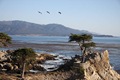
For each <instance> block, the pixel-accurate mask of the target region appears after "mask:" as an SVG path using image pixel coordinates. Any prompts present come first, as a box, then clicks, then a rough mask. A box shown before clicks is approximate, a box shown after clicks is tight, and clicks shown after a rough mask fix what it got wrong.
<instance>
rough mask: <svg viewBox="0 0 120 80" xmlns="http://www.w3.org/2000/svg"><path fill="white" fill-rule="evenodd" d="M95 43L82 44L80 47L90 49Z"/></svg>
mask: <svg viewBox="0 0 120 80" xmlns="http://www.w3.org/2000/svg"><path fill="white" fill-rule="evenodd" d="M95 46H96V45H95V43H94V42H90V43H84V44H83V45H82V47H85V48H90V47H95Z"/></svg>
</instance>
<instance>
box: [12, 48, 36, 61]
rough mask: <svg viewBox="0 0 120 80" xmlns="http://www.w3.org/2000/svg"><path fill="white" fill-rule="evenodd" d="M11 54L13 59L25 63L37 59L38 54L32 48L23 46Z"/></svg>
mask: <svg viewBox="0 0 120 80" xmlns="http://www.w3.org/2000/svg"><path fill="white" fill-rule="evenodd" d="M11 56H12V59H13V60H15V61H18V62H22V63H23V62H28V61H30V60H31V59H35V56H36V54H35V52H34V50H33V49H31V48H21V49H17V50H15V51H14V52H13V53H12V54H11Z"/></svg>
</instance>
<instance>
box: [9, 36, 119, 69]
mask: <svg viewBox="0 0 120 80" xmlns="http://www.w3.org/2000/svg"><path fill="white" fill-rule="evenodd" d="M10 36H11V37H12V40H14V41H18V42H25V43H37V44H69V43H68V41H69V37H68V36H30V35H29V36H23V35H22V36H21V35H10ZM93 41H94V42H95V43H103V44H104V43H105V44H117V45H120V37H93ZM119 49H120V48H118V49H115V48H108V51H109V52H110V55H109V57H110V63H111V64H112V65H113V66H114V67H115V69H116V70H120V50H119ZM55 53H56V54H58V55H64V56H69V57H70V56H74V55H75V53H77V54H79V53H80V52H79V51H76V52H75V51H67V50H66V51H65V50H63V51H56V52H55ZM61 53H62V54H61Z"/></svg>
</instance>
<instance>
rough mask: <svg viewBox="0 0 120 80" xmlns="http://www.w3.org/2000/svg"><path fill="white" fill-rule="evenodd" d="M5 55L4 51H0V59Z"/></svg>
mask: <svg viewBox="0 0 120 80" xmlns="http://www.w3.org/2000/svg"><path fill="white" fill-rule="evenodd" d="M5 55H6V53H4V52H2V51H0V59H2V58H3V57H4V56H5Z"/></svg>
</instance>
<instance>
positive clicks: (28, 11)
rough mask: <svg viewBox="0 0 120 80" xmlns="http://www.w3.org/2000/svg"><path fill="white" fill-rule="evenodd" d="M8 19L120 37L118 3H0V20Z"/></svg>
mask: <svg viewBox="0 0 120 80" xmlns="http://www.w3.org/2000/svg"><path fill="white" fill-rule="evenodd" d="M38 11H40V12H42V14H40V13H38ZM46 11H49V12H50V14H48V13H46ZM59 11H60V12H61V13H62V14H59V13H58V12H59ZM9 20H22V21H27V22H33V23H38V24H51V23H57V24H62V25H64V26H66V27H70V28H73V29H78V30H87V31H90V32H95V33H99V34H107V35H114V36H120V0H0V21H9Z"/></svg>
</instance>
